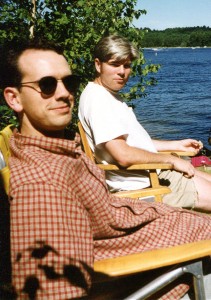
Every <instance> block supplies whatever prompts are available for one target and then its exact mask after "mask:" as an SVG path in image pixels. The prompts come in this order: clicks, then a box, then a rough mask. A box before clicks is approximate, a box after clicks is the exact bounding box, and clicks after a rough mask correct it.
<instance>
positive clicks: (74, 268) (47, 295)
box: [11, 183, 93, 299]
mask: <svg viewBox="0 0 211 300" xmlns="http://www.w3.org/2000/svg"><path fill="white" fill-rule="evenodd" d="M11 253H12V273H13V284H14V286H15V288H16V290H17V292H18V294H19V295H20V298H21V296H23V295H22V294H23V293H25V294H27V293H30V291H31V290H33V287H35V286H36V288H35V290H34V293H35V295H36V297H35V298H37V299H72V298H76V297H81V296H83V295H85V294H86V292H87V290H88V287H89V285H90V274H89V271H88V270H91V268H92V263H93V241H92V233H91V228H90V224H89V220H88V217H87V213H86V211H85V209H84V208H83V207H82V206H79V204H78V201H77V200H76V196H75V195H74V193H73V192H71V191H70V192H69V193H67V192H65V191H62V190H61V189H59V188H58V187H55V186H54V185H52V184H51V185H50V184H46V183H36V184H26V185H23V186H20V187H19V188H18V189H16V190H15V192H14V193H13V199H12V201H11ZM74 276H75V278H73V277H74ZM75 280H76V281H75ZM77 280H78V282H77ZM35 283H36V285H34V284H35ZM59 295H60V296H59ZM56 297H57V298H56Z"/></svg>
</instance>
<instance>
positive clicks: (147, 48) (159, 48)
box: [142, 46, 211, 51]
mask: <svg viewBox="0 0 211 300" xmlns="http://www.w3.org/2000/svg"><path fill="white" fill-rule="evenodd" d="M207 48H209V49H210V48H211V46H204V47H199V46H197V47H143V48H142V49H143V50H144V49H146V50H154V51H156V50H162V49H193V50H195V49H207Z"/></svg>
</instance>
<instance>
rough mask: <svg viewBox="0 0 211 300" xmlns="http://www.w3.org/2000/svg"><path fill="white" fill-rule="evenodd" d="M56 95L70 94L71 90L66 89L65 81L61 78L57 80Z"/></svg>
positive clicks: (65, 95)
mask: <svg viewBox="0 0 211 300" xmlns="http://www.w3.org/2000/svg"><path fill="white" fill-rule="evenodd" d="M55 93H56V95H57V96H59V97H61V96H62V97H67V96H69V94H70V92H69V91H68V90H67V89H66V87H65V85H64V83H63V82H62V80H61V79H58V80H57V87H56V91H55Z"/></svg>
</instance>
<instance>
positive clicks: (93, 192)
mask: <svg viewBox="0 0 211 300" xmlns="http://www.w3.org/2000/svg"><path fill="white" fill-rule="evenodd" d="M0 56H1V57H0V87H1V88H2V89H3V90H4V97H5V99H6V102H7V103H8V105H9V106H10V107H11V108H12V109H13V110H14V111H15V112H16V113H17V115H18V118H19V121H20V126H19V128H18V129H16V130H15V131H14V134H13V136H12V137H11V139H10V147H11V152H12V156H11V158H10V163H9V165H10V173H11V175H10V176H11V177H10V191H9V199H10V204H11V210H10V212H11V257H12V258H11V261H12V283H13V285H14V288H15V291H16V293H17V295H18V299H23V298H24V299H39V300H42V299H45V300H46V299H51V300H54V299H59V300H62V299H72V298H79V297H82V296H85V295H87V294H88V293H89V289H90V285H91V274H92V267H93V261H94V260H98V259H101V258H106V257H115V256H121V255H125V254H129V253H135V252H141V251H145V250H147V249H154V248H163V247H168V246H169V245H172V246H173V245H178V244H183V243H188V242H192V241H196V240H203V239H211V222H210V218H209V217H207V216H202V215H199V214H197V213H194V212H189V211H184V210H182V209H176V208H172V207H169V206H167V205H164V204H160V203H147V202H145V201H139V200H137V201H136V200H134V199H133V200H131V199H129V198H125V199H120V198H116V197H115V196H112V195H111V194H110V193H109V191H108V190H107V185H106V183H105V178H104V173H103V171H101V170H100V169H98V168H97V166H96V165H95V164H93V163H92V162H91V161H90V160H89V159H88V158H87V157H86V156H85V155H84V153H83V152H82V151H81V149H80V141H79V137H78V135H77V134H76V135H75V137H74V138H73V139H72V140H70V139H68V138H67V137H66V136H65V128H66V126H67V125H68V124H69V123H70V121H71V113H72V108H73V102H74V93H75V92H76V89H77V86H78V80H76V77H75V76H73V75H72V72H71V70H70V68H69V66H68V63H67V61H66V59H65V57H64V56H63V54H62V51H61V50H60V49H59V48H57V47H55V46H52V45H48V44H47V43H46V41H45V42H44V43H40V42H39V43H37V42H36V43H35V42H33V41H32V42H29V43H28V44H24V45H21V44H19V45H13V46H10V48H6V47H5V48H3V49H2V50H1V52H0ZM146 236H147V238H146ZM187 289H188V287H187V285H181V287H180V289H174V290H173V291H171V292H170V297H171V293H173V294H172V295H174V296H175V295H176V296H181V295H183V294H184V293H185V292H186V291H187Z"/></svg>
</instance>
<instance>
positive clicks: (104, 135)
mask: <svg viewBox="0 0 211 300" xmlns="http://www.w3.org/2000/svg"><path fill="white" fill-rule="evenodd" d="M100 88H101V91H100V93H99V92H98V94H97V95H95V96H94V95H92V96H90V99H89V101H90V103H89V106H88V110H87V118H88V121H89V125H90V127H91V129H92V133H93V136H94V140H95V144H96V145H99V144H101V143H104V142H107V141H110V140H112V139H115V138H117V137H118V136H121V135H127V134H128V132H127V128H126V126H124V124H125V118H124V109H125V107H124V106H123V103H122V102H121V101H120V100H118V99H116V98H115V97H114V96H113V95H112V94H111V93H109V92H108V91H106V90H105V89H104V88H102V87H100Z"/></svg>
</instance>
